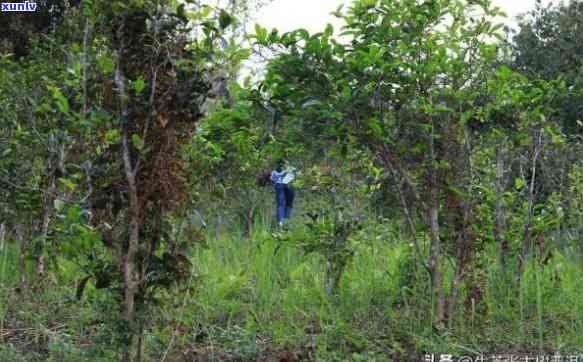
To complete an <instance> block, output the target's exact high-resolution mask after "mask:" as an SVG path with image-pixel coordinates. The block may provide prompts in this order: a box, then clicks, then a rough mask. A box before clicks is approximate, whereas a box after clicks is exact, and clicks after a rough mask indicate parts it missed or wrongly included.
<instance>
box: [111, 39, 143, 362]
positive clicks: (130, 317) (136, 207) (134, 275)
mask: <svg viewBox="0 0 583 362" xmlns="http://www.w3.org/2000/svg"><path fill="white" fill-rule="evenodd" d="M122 60H123V49H119V50H118V66H117V69H116V73H115V82H116V85H117V89H118V92H119V97H120V102H121V114H122V122H123V126H122V158H123V163H124V170H125V176H126V181H127V184H128V195H129V201H130V205H129V210H128V221H129V237H128V245H127V249H126V250H125V253H123V256H122V263H123V265H122V268H123V277H124V318H125V320H126V323H127V326H128V329H129V336H128V337H129V338H128V339H129V340H128V348H127V349H126V351H125V353H124V357H123V359H124V361H127V362H135V361H137V362H139V361H140V353H139V352H140V345H141V341H140V340H141V331H140V330H139V323H138V321H137V318H136V295H137V292H138V289H139V285H140V271H139V268H138V267H137V260H136V257H137V253H138V248H139V242H140V226H141V220H140V214H141V208H140V204H139V199H138V190H137V185H136V171H137V167H136V166H134V165H132V160H131V154H130V145H129V129H128V128H129V127H128V123H129V121H130V120H129V119H128V117H129V110H128V106H127V99H128V98H127V97H128V95H127V92H126V87H125V81H126V80H125V76H124V74H123V71H122V69H121V67H122V64H123V62H122Z"/></svg>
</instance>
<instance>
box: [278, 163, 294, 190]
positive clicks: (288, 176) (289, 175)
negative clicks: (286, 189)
mask: <svg viewBox="0 0 583 362" xmlns="http://www.w3.org/2000/svg"><path fill="white" fill-rule="evenodd" d="M284 174H285V176H284V177H283V180H282V181H281V183H283V184H285V185H287V184H289V183H290V182H292V181H293V180H294V179H295V178H296V168H295V167H291V166H288V167H287V168H286V169H285V171H284Z"/></svg>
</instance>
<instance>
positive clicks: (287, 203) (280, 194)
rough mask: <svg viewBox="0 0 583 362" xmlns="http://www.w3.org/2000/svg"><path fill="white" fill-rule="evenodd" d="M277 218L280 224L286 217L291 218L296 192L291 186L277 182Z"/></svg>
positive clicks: (275, 186)
mask: <svg viewBox="0 0 583 362" xmlns="http://www.w3.org/2000/svg"><path fill="white" fill-rule="evenodd" d="M274 188H275V219H276V220H277V223H278V224H279V223H280V222H282V221H283V220H284V219H289V218H290V217H291V214H292V210H293V207H294V198H295V193H294V190H293V188H292V187H291V186H289V185H284V184H275V185H274Z"/></svg>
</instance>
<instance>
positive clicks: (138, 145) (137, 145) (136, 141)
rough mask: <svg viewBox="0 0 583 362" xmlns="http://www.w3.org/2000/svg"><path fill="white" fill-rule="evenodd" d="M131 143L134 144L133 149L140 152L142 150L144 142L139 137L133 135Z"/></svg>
mask: <svg viewBox="0 0 583 362" xmlns="http://www.w3.org/2000/svg"><path fill="white" fill-rule="evenodd" d="M132 143H133V144H134V147H135V148H137V149H138V150H142V149H143V148H144V142H143V141H142V139H141V138H140V136H138V135H137V134H135V133H134V134H133V135H132Z"/></svg>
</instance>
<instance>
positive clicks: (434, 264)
mask: <svg viewBox="0 0 583 362" xmlns="http://www.w3.org/2000/svg"><path fill="white" fill-rule="evenodd" d="M433 127H434V125H433V122H432V124H431V134H430V136H429V153H430V154H429V156H430V162H432V165H431V168H430V171H429V172H430V175H429V224H430V232H431V253H430V257H429V270H431V287H432V289H433V297H434V300H435V318H434V323H435V324H436V325H441V324H442V323H443V321H444V318H445V299H444V295H443V288H442V282H443V275H442V272H441V265H440V263H441V240H440V237H439V190H438V185H437V169H436V167H435V162H436V155H435V139H434V134H433V132H434V130H433Z"/></svg>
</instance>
